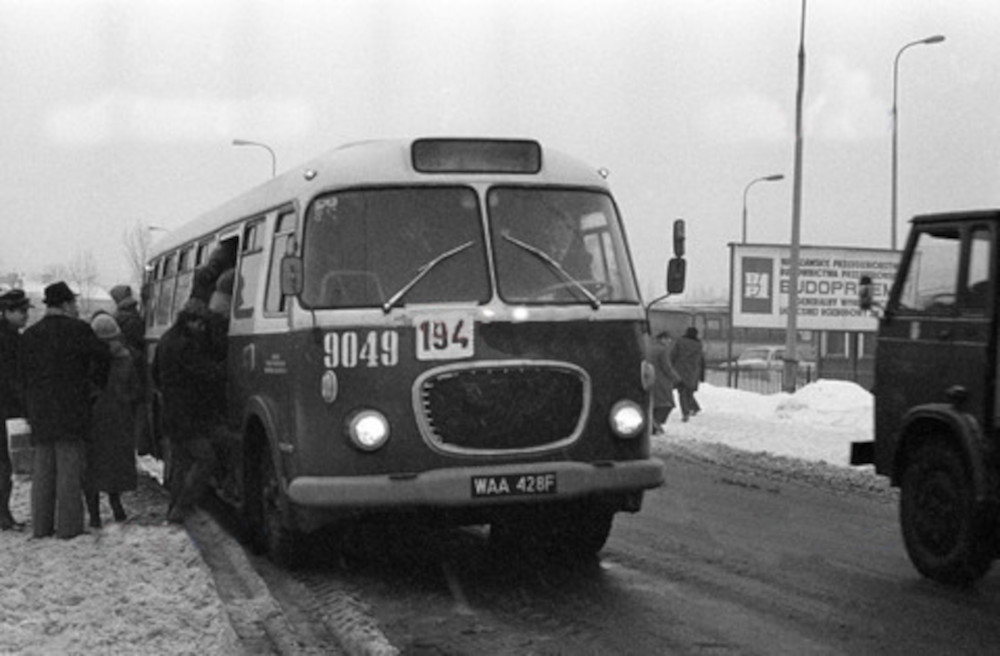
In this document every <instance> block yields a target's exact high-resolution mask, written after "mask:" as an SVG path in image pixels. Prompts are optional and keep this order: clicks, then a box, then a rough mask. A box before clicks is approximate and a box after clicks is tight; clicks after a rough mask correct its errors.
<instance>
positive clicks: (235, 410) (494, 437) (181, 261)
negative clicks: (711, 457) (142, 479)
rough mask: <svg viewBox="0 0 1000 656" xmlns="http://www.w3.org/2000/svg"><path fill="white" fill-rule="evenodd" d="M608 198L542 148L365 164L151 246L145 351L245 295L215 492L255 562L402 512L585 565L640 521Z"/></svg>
mask: <svg viewBox="0 0 1000 656" xmlns="http://www.w3.org/2000/svg"><path fill="white" fill-rule="evenodd" d="M605 177H606V175H605V174H604V173H602V171H600V170H598V169H597V168H594V167H591V166H589V165H586V164H584V163H582V162H580V161H578V160H576V159H574V158H572V157H569V156H567V155H564V154H562V153H560V152H558V151H556V150H551V149H548V148H543V147H542V145H541V144H540V143H539V142H537V141H533V140H527V139H465V138H421V139H415V140H378V141H368V142H363V143H356V144H351V145H347V146H342V147H340V148H337V149H334V150H332V151H330V152H328V153H327V154H325V155H323V156H321V157H319V158H318V159H316V160H315V161H312V162H309V163H307V164H305V165H304V166H301V167H299V168H296V169H294V170H292V171H290V172H287V173H284V174H282V175H279V176H277V177H275V178H273V179H272V180H271V181H269V182H267V183H264V184H262V185H260V186H259V187H257V188H255V189H252V190H250V191H248V192H246V193H245V194H243V195H241V196H239V197H237V198H235V199H233V200H231V201H229V202H228V203H226V204H224V205H223V206H221V207H220V208H218V209H216V210H214V211H210V212H208V213H206V214H204V215H202V216H200V217H197V218H194V219H193V220H191V221H190V222H188V223H187V224H185V225H183V226H182V227H180V228H178V229H176V230H175V231H173V232H171V233H168V234H166V235H164V236H163V237H161V238H160V240H159V241H158V242H157V243H156V244H155V249H154V250H153V252H152V253H151V256H150V258H149V261H148V276H147V280H146V281H145V296H146V297H147V307H148V330H147V338H148V342H149V346H150V348H151V349H155V345H156V341H157V339H158V338H159V336H160V335H162V334H163V332H165V331H166V330H167V329H168V327H169V326H170V325H171V322H172V321H173V320H174V317H175V315H176V314H177V313H178V312H179V311H180V309H181V308H182V307H183V306H184V304H185V303H186V302H187V301H188V299H189V297H190V296H191V294H192V292H193V290H194V289H195V288H196V287H197V280H198V279H199V276H201V277H202V278H204V275H203V274H204V272H205V271H206V270H210V269H212V268H215V269H222V268H226V267H231V269H232V271H233V272H234V276H233V278H234V282H233V289H232V296H233V301H232V305H231V308H229V310H228V313H229V328H228V339H227V343H228V347H227V348H228V354H227V360H226V366H227V371H228V380H227V389H226V394H225V401H224V404H225V406H226V408H225V417H226V421H225V427H224V430H221V431H219V432H220V434H222V435H225V437H224V438H218V440H217V441H218V444H217V445H216V448H217V451H218V453H219V454H220V460H221V463H222V464H221V466H220V468H219V473H218V474H217V475H216V481H215V485H216V487H217V489H218V490H219V493H220V496H222V498H224V499H225V500H226V501H227V502H229V503H231V504H232V505H233V507H234V509H235V510H236V511H237V512H238V513H239V516H240V519H241V522H242V523H243V524H244V525H245V526H246V527H247V529H248V531H249V534H250V535H249V537H250V538H251V539H252V542H253V544H254V545H256V546H257V547H258V548H259V549H260V550H261V551H263V552H266V553H267V554H269V555H270V556H271V558H272V559H274V560H276V561H278V562H289V561H291V560H293V559H294V558H295V555H296V553H297V550H298V549H299V548H300V546H301V544H302V543H303V540H304V538H305V537H306V536H307V535H308V534H309V533H312V532H314V531H316V530H318V529H320V528H322V527H326V526H331V525H332V526H334V527H336V525H337V524H338V523H339V522H342V521H344V520H348V519H351V518H357V517H359V516H369V515H372V514H385V513H397V512H398V513H405V514H407V515H411V516H413V515H415V516H418V517H421V518H424V517H426V518H428V519H429V520H430V519H433V520H434V521H436V522H444V523H446V524H448V525H488V526H489V540H490V542H491V543H492V544H494V545H496V546H497V547H498V548H501V549H518V550H521V549H530V550H536V551H542V552H551V551H554V550H558V551H559V552H560V553H566V554H570V555H574V556H586V555H596V554H597V553H598V552H599V551H600V549H601V548H602V547H603V545H604V543H605V541H606V539H607V537H608V534H609V531H610V529H611V525H612V520H613V517H614V515H615V514H616V513H617V512H619V511H628V512H636V511H638V510H640V507H641V504H642V500H643V493H644V491H645V490H648V489H651V488H655V487H657V486H659V485H661V484H662V483H663V480H664V473H663V466H662V462H660V461H659V460H658V459H656V458H654V457H651V454H650V438H649V435H650V426H651V412H652V410H651V399H650V389H651V385H652V381H653V376H654V374H653V370H652V367H651V366H650V364H649V363H648V362H646V361H645V346H646V343H647V340H648V337H649V334H648V333H649V324H648V319H647V317H646V314H645V312H646V308H645V307H644V306H643V303H642V300H641V298H640V294H639V287H638V284H637V280H636V275H635V272H634V269H633V265H632V260H631V256H630V253H629V248H628V243H627V240H626V236H625V231H624V228H623V225H622V219H621V217H620V215H619V212H618V209H617V206H616V203H615V200H614V198H613V196H612V195H611V192H610V190H609V187H608V184H607V182H606V179H605ZM678 239H680V240H682V239H683V223H682V222H677V223H675V225H674V249H675V253H678V255H675V256H674V257H672V258H671V259H670V261H669V262H668V269H667V288H668V293H679V292H681V291H682V290H683V286H684V271H685V267H684V265H685V262H684V260H683V257H682V256H683V245H682V241H681V242H680V243H681V245H680V246H678ZM220 259H228V260H229V261H228V262H226V263H225V264H224V265H223V266H221V267H217V266H214V265H215V263H217V261H218V260H220ZM149 357H151V356H149ZM156 404H157V401H156V399H155V398H154V399H153V405H154V406H155V405H156ZM154 414H155V413H154Z"/></svg>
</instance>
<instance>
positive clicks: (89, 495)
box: [83, 314, 142, 528]
mask: <svg viewBox="0 0 1000 656" xmlns="http://www.w3.org/2000/svg"><path fill="white" fill-rule="evenodd" d="M90 327H91V328H92V329H93V330H94V334H95V335H97V337H98V338H100V340H101V341H102V342H104V343H105V344H107V345H108V348H109V350H110V351H111V368H110V370H109V371H108V384H107V385H106V386H105V388H104V389H103V390H102V391H101V393H100V394H99V395H98V396H97V399H96V400H95V401H94V407H93V421H92V424H91V427H90V440H89V442H88V443H87V468H86V475H85V477H84V485H83V493H84V498H85V499H86V501H87V511H88V513H89V514H90V526H91V527H92V528H101V511H100V508H101V503H100V493H101V492H104V493H106V494H107V495H108V502H109V503H110V505H111V511H112V513H113V515H114V518H115V521H117V522H122V521H125V519H126V517H127V515H126V513H125V507H124V506H123V505H122V493H123V492H131V491H132V490H135V489H136V487H137V483H138V480H137V477H136V473H135V431H134V428H133V425H132V424H133V417H134V412H135V406H136V404H137V403H138V401H139V397H140V394H141V393H142V392H141V388H140V384H139V379H138V374H137V372H136V370H135V365H134V364H133V354H132V352H131V350H130V349H129V348H128V346H126V345H125V339H124V338H125V336H124V334H123V333H122V331H121V328H120V327H119V326H118V323H117V322H116V321H115V319H114V317H112V316H111V315H109V314H100V315H97V316H95V317H94V318H93V319H92V320H91V322H90Z"/></svg>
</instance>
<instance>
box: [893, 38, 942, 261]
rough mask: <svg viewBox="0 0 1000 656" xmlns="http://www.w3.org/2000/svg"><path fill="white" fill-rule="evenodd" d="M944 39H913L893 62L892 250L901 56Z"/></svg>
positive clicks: (896, 184)
mask: <svg viewBox="0 0 1000 656" xmlns="http://www.w3.org/2000/svg"><path fill="white" fill-rule="evenodd" d="M942 41H944V36H943V35H941V34H935V35H934V36H929V37H927V38H926V39H920V40H919V41H913V42H911V43H907V44H906V45H905V46H903V47H902V48H900V49H899V51H898V52H897V53H896V59H895V60H894V61H893V63H892V236H891V239H890V240H889V243H890V244H891V246H892V250H896V220H897V213H898V209H899V207H898V201H897V199H898V193H899V191H898V182H897V176H898V172H899V135H898V126H897V122H898V114H899V112H898V110H897V106H896V105H897V98H898V87H899V58H900V56H901V55H902V54H903V51H905V50H906V49H907V48H912V47H913V46H920V45H931V44H934V43H941V42H942Z"/></svg>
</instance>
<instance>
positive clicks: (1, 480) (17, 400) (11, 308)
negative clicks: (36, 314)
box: [0, 289, 31, 531]
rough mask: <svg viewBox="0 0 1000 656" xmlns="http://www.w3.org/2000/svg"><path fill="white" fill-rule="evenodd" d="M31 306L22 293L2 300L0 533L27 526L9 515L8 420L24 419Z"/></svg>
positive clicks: (21, 291)
mask: <svg viewBox="0 0 1000 656" xmlns="http://www.w3.org/2000/svg"><path fill="white" fill-rule="evenodd" d="M30 308H31V302H30V301H29V300H28V297H27V296H26V295H25V294H24V290H23V289H12V290H10V291H8V292H6V293H4V294H3V295H2V296H0V531H9V530H11V529H13V530H17V531H20V530H22V529H23V528H24V524H23V523H21V522H18V521H15V520H14V517H13V516H12V515H11V514H10V495H11V492H13V489H14V487H13V479H12V478H11V475H12V474H13V466H12V464H11V461H10V451H9V447H8V444H7V420H8V419H14V418H15V417H24V414H25V413H24V397H23V395H22V393H21V380H20V375H19V373H20V362H19V359H20V342H21V329H22V328H24V326H25V325H26V324H27V323H28V310H29V309H30Z"/></svg>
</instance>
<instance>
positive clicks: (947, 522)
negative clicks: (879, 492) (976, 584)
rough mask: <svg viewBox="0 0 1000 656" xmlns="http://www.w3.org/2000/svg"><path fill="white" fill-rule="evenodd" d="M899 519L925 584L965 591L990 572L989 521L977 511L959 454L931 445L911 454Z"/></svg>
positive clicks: (982, 513) (914, 562) (990, 539)
mask: <svg viewBox="0 0 1000 656" xmlns="http://www.w3.org/2000/svg"><path fill="white" fill-rule="evenodd" d="M899 514H900V523H901V524H902V528H903V541H904V542H905V544H906V551H907V553H908V554H909V556H910V560H911V561H912V562H913V565H914V566H915V567H916V568H917V571H919V572H920V573H921V574H923V575H924V576H926V577H927V578H930V579H933V580H935V581H939V582H941V583H946V584H951V585H967V584H969V583H972V582H973V581H975V580H977V579H979V578H980V577H982V576H983V575H984V574H985V573H986V571H987V570H988V569H989V568H990V565H991V561H992V556H993V538H992V533H991V518H990V517H986V516H985V513H984V512H983V511H982V510H981V509H979V508H977V507H976V503H975V493H974V490H973V487H972V481H971V480H970V477H969V474H968V473H967V471H966V467H965V463H964V462H963V460H962V456H961V454H959V453H958V452H957V451H956V450H955V449H953V448H949V447H947V446H945V445H943V444H939V443H933V442H932V443H929V444H926V445H924V446H922V447H920V448H919V449H918V450H917V451H916V452H915V453H914V454H913V456H912V458H911V459H910V461H909V464H908V465H907V466H906V469H905V470H904V471H903V477H902V484H901V493H900V503H899Z"/></svg>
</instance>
